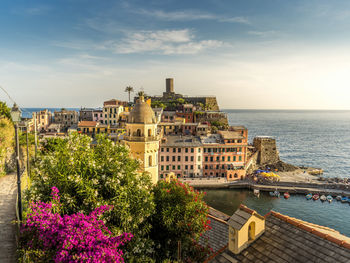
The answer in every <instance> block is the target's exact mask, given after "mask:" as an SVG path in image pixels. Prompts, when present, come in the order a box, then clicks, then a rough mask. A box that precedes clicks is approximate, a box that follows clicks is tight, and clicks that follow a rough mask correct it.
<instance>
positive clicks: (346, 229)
mask: <svg viewBox="0 0 350 263" xmlns="http://www.w3.org/2000/svg"><path fill="white" fill-rule="evenodd" d="M224 111H225V112H226V113H227V117H228V120H229V124H230V125H244V126H246V127H247V128H248V137H249V141H250V142H252V140H253V138H254V137H255V136H272V137H274V138H275V139H276V143H277V147H278V150H279V153H280V157H281V159H282V160H283V161H285V162H287V163H291V164H294V165H297V166H302V165H304V166H311V167H316V168H322V169H323V170H324V176H326V177H350V111H323V110H224ZM205 191H206V196H205V200H206V202H207V203H208V204H209V205H210V206H212V207H214V208H216V209H218V210H219V211H222V212H224V213H226V214H228V215H232V214H233V213H234V212H235V211H236V209H237V208H238V206H239V205H240V204H241V203H242V204H244V205H247V206H248V207H250V208H252V209H254V210H256V211H257V212H259V213H260V214H261V215H265V214H266V213H268V212H269V211H270V210H274V211H277V212H280V213H283V214H286V215H288V216H292V217H296V218H299V219H302V220H305V221H308V222H311V223H315V224H319V225H323V226H327V227H330V228H333V229H335V230H337V231H339V232H340V233H342V234H345V235H347V236H349V237H350V204H349V203H341V202H339V201H336V200H333V202H332V203H328V202H324V203H322V202H321V201H312V200H310V201H308V200H306V198H305V196H303V195H292V196H291V197H290V198H289V199H287V200H286V199H283V198H272V197H270V196H269V195H268V194H266V193H262V194H261V195H260V198H257V197H255V196H254V194H253V193H252V191H248V190H236V189H220V190H213V189H207V190H205Z"/></svg>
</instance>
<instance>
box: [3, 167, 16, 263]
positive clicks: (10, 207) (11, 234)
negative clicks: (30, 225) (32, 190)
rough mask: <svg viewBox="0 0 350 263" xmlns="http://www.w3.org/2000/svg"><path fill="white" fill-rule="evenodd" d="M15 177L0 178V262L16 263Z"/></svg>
mask: <svg viewBox="0 0 350 263" xmlns="http://www.w3.org/2000/svg"><path fill="white" fill-rule="evenodd" d="M16 190H17V186H16V175H14V174H13V175H6V176H4V177H1V178H0V262H1V263H9V262H11V263H12V262H16V237H15V231H16V226H15V225H14V224H13V222H12V221H13V220H15V219H16V193H17V191H16Z"/></svg>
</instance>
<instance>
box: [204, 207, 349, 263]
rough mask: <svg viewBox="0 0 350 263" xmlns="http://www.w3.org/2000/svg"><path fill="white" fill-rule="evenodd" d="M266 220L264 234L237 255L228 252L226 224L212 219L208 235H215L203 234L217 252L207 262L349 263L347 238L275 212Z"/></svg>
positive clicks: (330, 230) (331, 230) (247, 210)
mask: <svg viewBox="0 0 350 263" xmlns="http://www.w3.org/2000/svg"><path fill="white" fill-rule="evenodd" d="M243 210H244V212H246V213H247V214H249V213H250V212H251V211H253V212H254V210H251V209H249V208H247V209H243ZM210 218H212V216H210ZM265 218H266V221H265V223H266V227H265V233H264V234H263V235H262V236H261V237H259V238H258V239H257V240H255V241H254V242H253V243H252V244H251V245H250V246H249V247H248V248H246V249H245V250H243V251H242V252H241V253H240V254H238V255H234V254H233V253H232V252H230V251H229V250H228V249H227V243H228V233H227V234H225V233H224V232H223V231H224V229H225V228H228V225H227V222H226V221H224V220H220V219H218V220H212V222H213V223H214V224H213V225H212V227H213V228H212V229H211V230H209V231H208V232H210V231H213V232H214V233H210V234H209V233H206V235H207V236H209V237H212V239H213V240H212V241H211V242H210V241H209V244H210V245H212V244H213V248H214V252H215V251H218V253H217V254H216V256H215V254H214V256H215V257H214V258H210V261H209V262H211V263H232V262H276V263H277V262H278V263H279V262H282V263H287V262H291V263H292V262H293V263H294V262H332V263H333V262H344V263H345V262H350V243H349V242H348V238H347V237H345V236H342V235H340V234H339V233H338V232H337V231H335V230H333V229H329V228H326V227H322V226H318V225H315V224H311V223H308V222H305V221H302V220H299V219H295V218H292V217H288V216H285V215H282V214H280V213H276V212H274V211H271V212H270V213H268V214H267V215H266V216H265ZM219 224H221V225H220V226H219ZM322 230H325V231H326V232H322ZM227 232H228V231H227ZM218 237H221V239H220V240H218ZM223 241H225V242H226V243H225V242H223Z"/></svg>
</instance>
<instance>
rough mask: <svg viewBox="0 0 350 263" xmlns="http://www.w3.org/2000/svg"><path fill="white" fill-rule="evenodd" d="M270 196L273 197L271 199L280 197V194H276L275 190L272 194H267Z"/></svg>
mask: <svg viewBox="0 0 350 263" xmlns="http://www.w3.org/2000/svg"><path fill="white" fill-rule="evenodd" d="M269 194H270V196H273V197H280V192H278V191H277V190H276V191H274V192H269Z"/></svg>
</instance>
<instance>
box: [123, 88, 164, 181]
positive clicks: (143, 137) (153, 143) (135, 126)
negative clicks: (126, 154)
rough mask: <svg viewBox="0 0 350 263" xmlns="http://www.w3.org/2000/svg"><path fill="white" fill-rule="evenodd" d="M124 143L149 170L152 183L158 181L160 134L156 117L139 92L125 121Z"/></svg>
mask: <svg viewBox="0 0 350 263" xmlns="http://www.w3.org/2000/svg"><path fill="white" fill-rule="evenodd" d="M126 135H127V136H125V137H124V138H125V139H124V141H125V144H126V145H128V146H129V148H130V152H131V155H132V156H133V157H134V158H137V159H139V160H141V161H142V168H143V169H144V171H146V172H149V173H150V175H151V178H152V182H153V183H157V181H158V150H159V141H160V136H159V135H158V133H157V119H156V116H155V114H154V111H153V110H152V108H151V106H149V105H148V104H147V103H146V102H145V99H144V94H143V93H141V92H140V94H139V100H138V101H137V102H136V104H135V106H134V108H133V110H132V111H131V112H130V114H129V117H128V121H127V123H126Z"/></svg>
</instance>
